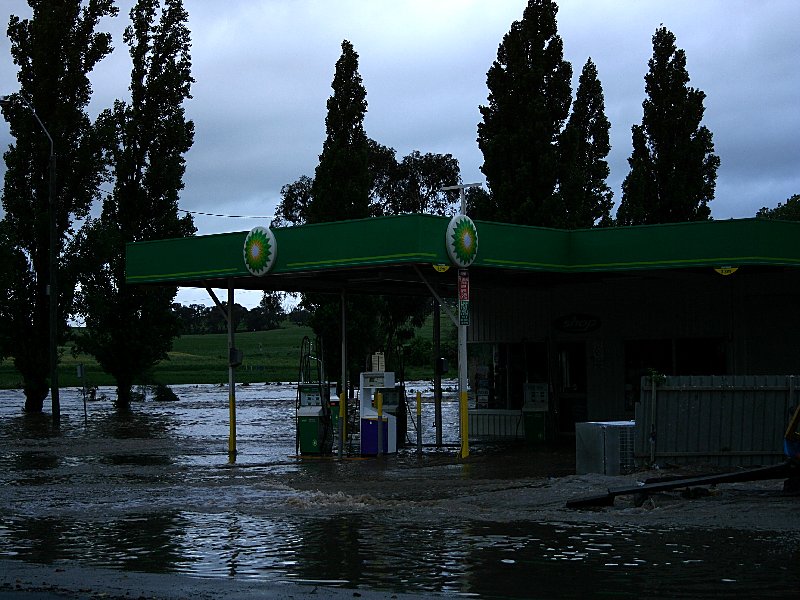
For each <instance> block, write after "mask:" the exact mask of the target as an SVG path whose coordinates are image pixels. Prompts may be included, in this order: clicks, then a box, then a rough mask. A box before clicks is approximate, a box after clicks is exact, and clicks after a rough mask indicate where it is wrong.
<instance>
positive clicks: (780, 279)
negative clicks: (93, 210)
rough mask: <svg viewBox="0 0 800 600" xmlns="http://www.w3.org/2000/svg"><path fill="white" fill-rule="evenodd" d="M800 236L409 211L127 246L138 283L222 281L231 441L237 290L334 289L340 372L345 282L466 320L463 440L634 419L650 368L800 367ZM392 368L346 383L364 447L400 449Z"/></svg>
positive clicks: (312, 401)
mask: <svg viewBox="0 0 800 600" xmlns="http://www.w3.org/2000/svg"><path fill="white" fill-rule="evenodd" d="M797 240H800V223H795V222H785V221H772V220H762V219H742V220H726V221H706V222H696V223H679V224H667V225H653V226H635V227H622V228H601V229H587V230H558V229H548V228H540V227H530V226H521V225H511V224H505V223H495V222H484V221H475V222H473V221H472V220H471V219H469V217H467V216H465V215H456V216H454V217H452V218H449V217H441V216H434V215H425V214H408V215H399V216H390V217H380V218H371V219H363V220H353V221H341V222H331V223H321V224H312V225H302V226H297V227H282V228H281V227H278V228H272V227H256V228H254V229H252V230H251V231H242V232H236V233H224V234H216V235H206V236H198V237H190V238H181V239H168V240H158V241H150V242H137V243H133V244H129V245H128V248H127V282H128V283H129V284H141V285H177V286H184V287H197V288H204V289H207V290H208V291H209V293H210V294H211V296H212V298H214V299H215V301H216V302H217V304H218V305H219V306H220V308H222V307H223V304H222V303H221V302H220V301H219V300H218V299H217V295H216V293H215V292H214V290H220V289H221V290H225V291H226V294H227V308H226V310H228V311H229V312H228V323H229V334H228V345H229V352H230V361H229V362H230V368H229V384H230V391H229V395H230V424H231V427H230V432H231V433H230V442H229V451H230V453H231V457H232V458H233V457H234V456H235V453H236V433H235V431H236V403H235V368H236V365H237V364H238V363H239V362H241V357H240V356H239V353H238V351H237V350H236V344H235V331H233V329H232V327H231V324H232V318H231V316H232V315H231V314H230V310H231V309H232V306H233V304H234V302H235V293H236V290H265V291H287V292H317V293H328V294H333V295H336V296H338V297H339V298H341V304H342V319H341V325H342V326H341V343H342V349H343V352H342V365H343V366H342V370H341V379H340V382H345V385H340V389H346V388H347V385H346V380H347V373H346V369H345V368H344V364H345V356H346V348H347V315H346V311H345V309H344V307H345V304H346V303H345V300H346V298H347V297H349V296H352V295H359V294H370V295H376V294H381V295H403V296H418V297H420V298H425V299H427V298H433V299H434V301H435V303H436V304H438V305H440V306H442V307H443V310H444V311H445V312H447V313H448V314H449V316H450V318H451V319H452V320H453V322H454V324H455V325H456V326H457V327H458V330H459V359H458V381H459V386H458V392H459V402H460V419H459V429H460V439H461V445H460V446H461V447H460V454H461V456H462V457H465V456H467V455H468V453H469V440H470V439H480V438H481V437H482V436H486V435H491V436H492V437H494V438H497V437H500V438H502V437H504V436H506V437H508V436H513V435H514V433H515V432H517V433H518V431H519V424H520V423H524V424H525V425H526V426H528V427H529V429H531V430H532V431H529V432H527V434H528V435H527V436H526V437H527V439H529V440H531V439H534V440H541V441H546V440H549V439H553V438H555V437H557V436H564V435H567V436H568V435H574V431H575V424H576V423H580V422H583V421H599V420H602V421H609V420H619V419H631V418H633V413H634V404H635V403H636V401H637V399H638V394H639V392H640V390H639V389H638V381H639V379H640V378H641V375H642V373H643V372H644V370H645V369H648V368H649V369H657V370H660V371H661V372H664V373H672V374H686V375H692V374H720V375H724V374H731V375H734V374H736V375H744V374H747V375H759V374H768V373H769V374H772V373H793V372H798V371H800V368H799V367H800V353H798V350H797V335H798V332H800V311H797V305H798V300H800V243H798V241H797ZM445 300H448V302H445ZM448 306H456V307H457V309H456V310H451V309H449V308H448ZM307 356H308V357H309V359H312V358H313V352H309V353H308V354H307ZM376 358H377V357H376ZM433 359H434V357H431V360H432V361H433ZM384 368H385V367H384V365H382V364H380V359H379V358H377V360H376V361H374V364H373V369H372V371H365V372H364V373H362V374H361V377H360V381H359V382H350V383H351V384H353V385H357V386H358V387H359V388H360V405H359V406H360V410H361V413H362V414H361V415H360V418H361V423H362V431H366V428H368V427H371V426H375V427H376V436H379V437H378V440H377V441H376V442H375V443H374V444H373V445H372V446H370V447H362V452H363V453H364V454H375V453H380V452H381V451H384V450H385V451H391V450H392V449H394V446H393V445H392V444H393V442H392V440H396V438H397V435H396V430H395V423H394V422H393V419H394V417H393V416H392V415H391V414H380V404H381V402H380V395H381V390H387V391H388V390H392V389H394V387H395V381H394V379H393V375H394V374H393V373H392V372H387V371H385V370H384ZM328 369H329V370H333V369H331V368H330V366H328ZM316 379H321V377H317V378H316ZM329 390H330V387H329V386H327V384H326V385H324V386H323V385H320V386H319V387H318V392H314V391H313V390H308V389H307V391H306V396H305V397H304V398H302V401H299V402H298V407H299V409H300V408H303V407H305V408H304V410H305V415H306V416H313V415H321V416H322V417H324V415H323V414H322V413H323V412H324V410H323V411H322V412H320V411H321V409H320V408H319V407H320V406H322V405H323V404H325V401H324V400H323V398H324V397H326V396H328V395H330V392H329ZM376 396H378V401H377V402H375V400H376ZM301 413H302V411H300V410H298V428H299V427H300V417H302V416H303V414H301ZM523 416H527V417H537V418H524V419H523V418H522V417H523ZM307 422H310V421H307ZM378 423H380V424H382V426H378V425H377V424H378ZM437 425H439V426H441V423H437ZM309 427H310V426H309ZM314 427H316V425H314ZM512 430H513V431H512ZM531 434H532V435H531ZM319 435H322V434H319ZM311 437H312V438H313V437H314V436H313V435H311ZM365 438H366V436H365ZM381 438H382V439H381ZM322 446H324V445H322ZM322 446H321V447H320V451H325V450H327V448H325V447H322ZM306 450H307V451H308V452H311V449H310V448H307V449H306ZM302 451H303V449H301V453H302ZM333 451H335V450H333Z"/></svg>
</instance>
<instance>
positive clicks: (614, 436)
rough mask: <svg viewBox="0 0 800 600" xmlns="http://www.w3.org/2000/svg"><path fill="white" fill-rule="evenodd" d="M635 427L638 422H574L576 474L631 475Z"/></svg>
mask: <svg viewBox="0 0 800 600" xmlns="http://www.w3.org/2000/svg"><path fill="white" fill-rule="evenodd" d="M634 424H635V421H608V422H589V423H575V472H576V473H577V474H578V475H583V474H584V473H602V474H604V475H622V474H625V473H630V472H632V471H633V468H634V462H633V439H634V438H633V432H634Z"/></svg>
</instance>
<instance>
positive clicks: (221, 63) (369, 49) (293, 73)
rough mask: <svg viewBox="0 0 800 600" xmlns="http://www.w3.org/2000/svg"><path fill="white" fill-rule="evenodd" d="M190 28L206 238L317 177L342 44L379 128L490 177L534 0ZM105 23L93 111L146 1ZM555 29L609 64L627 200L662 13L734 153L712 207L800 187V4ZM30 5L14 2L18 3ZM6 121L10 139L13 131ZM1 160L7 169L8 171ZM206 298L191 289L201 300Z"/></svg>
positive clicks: (411, 1) (617, 159) (321, 0)
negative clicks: (499, 119)
mask: <svg viewBox="0 0 800 600" xmlns="http://www.w3.org/2000/svg"><path fill="white" fill-rule="evenodd" d="M184 3H185V6H186V9H187V11H188V12H189V27H190V29H191V32H192V61H193V75H194V78H195V79H196V83H195V84H194V86H193V88H192V95H193V98H192V99H191V100H189V101H188V103H187V105H186V111H187V116H188V118H190V119H192V120H193V121H194V123H195V130H196V133H195V143H194V146H193V148H192V149H191V150H190V152H189V153H188V154H187V156H186V161H187V170H186V178H185V182H186V188H185V190H184V191H183V193H182V199H181V208H183V209H186V210H190V211H198V212H208V213H222V214H228V215H253V216H263V217H265V218H260V219H237V218H217V217H205V216H201V215H197V216H195V223H196V225H197V227H198V230H199V234H209V233H218V232H225V231H244V230H249V229H250V228H251V227H253V226H255V225H263V224H266V223H268V218H267V217H268V216H270V215H272V213H273V212H274V209H275V206H276V204H277V202H278V200H279V194H280V188H281V186H282V185H284V184H286V183H288V182H291V181H294V180H295V179H297V178H298V177H300V176H301V175H304V174H305V175H310V176H313V174H314V168H315V166H316V164H317V161H318V157H319V153H320V151H321V149H322V142H323V139H324V135H325V113H326V109H325V102H326V100H327V98H328V97H329V96H330V94H331V88H330V84H331V80H332V78H333V71H334V65H335V63H336V60H337V59H338V58H339V55H340V52H341V47H340V46H341V42H342V40H343V39H348V40H350V41H351V42H352V43H353V45H354V47H355V50H356V52H358V54H359V57H360V63H359V71H360V73H361V76H362V79H363V82H364V86H365V88H366V90H367V102H368V104H369V107H368V113H367V117H366V121H365V128H366V131H367V135H368V136H369V137H371V138H373V139H375V140H376V141H378V142H380V143H381V144H383V145H386V146H391V147H392V148H394V149H395V150H397V154H398V158H399V157H402V156H404V155H406V154H407V153H409V152H411V151H412V150H419V151H421V152H423V153H424V152H439V153H450V154H452V155H453V156H455V157H456V158H457V159H458V161H459V163H460V166H461V173H462V179H463V181H464V182H468V183H471V182H484V181H485V179H484V177H483V174H482V173H481V172H480V166H481V164H482V162H483V157H482V155H481V152H480V150H479V149H478V145H477V142H476V137H477V129H476V128H477V124H478V122H479V121H480V113H479V110H478V106H479V105H481V104H485V102H486V97H487V89H486V72H487V70H488V69H489V67H490V66H491V64H492V61H493V60H494V59H495V58H496V56H497V47H498V45H499V43H500V42H501V41H502V38H503V35H504V34H505V33H506V32H507V31H508V29H509V27H510V25H511V23H512V22H513V21H515V20H518V19H520V18H521V17H522V12H523V9H524V7H525V5H526V0H491V1H490V0H227V1H226V2H224V3H223V2H219V1H216V0H184ZM117 4H118V5H119V6H120V15H119V16H118V17H117V18H116V19H109V20H107V21H104V22H103V23H102V24H101V26H102V29H103V30H106V31H110V32H112V34H113V36H114V45H115V48H116V51H115V52H114V54H113V55H112V56H111V57H109V58H107V59H105V60H104V61H103V63H101V64H100V65H99V66H98V68H96V69H95V71H94V73H93V74H92V83H93V87H94V96H93V100H92V104H91V106H90V113H91V114H92V116H95V115H96V114H97V113H98V112H99V111H100V110H102V109H103V108H105V107H107V106H110V105H111V103H112V102H113V100H114V99H115V98H125V97H126V94H127V87H128V82H129V77H130V60H129V57H128V52H127V47H126V46H125V45H124V44H123V42H122V30H123V28H124V27H125V25H126V24H127V23H128V13H129V10H130V7H131V6H132V4H133V1H132V0H124V1H119V0H118V2H117ZM559 6H560V8H559V13H558V30H559V33H560V35H561V37H562V39H563V41H564V55H565V58H566V59H567V60H568V61H570V62H571V63H572V67H573V94H574V91H575V87H576V86H577V78H578V76H579V74H580V71H581V68H582V67H583V65H584V63H585V62H586V59H587V58H588V57H591V58H592V60H593V61H594V62H595V64H596V65H597V69H598V74H599V77H600V81H601V82H602V85H603V90H604V94H605V102H606V114H607V116H608V118H609V120H610V121H611V145H612V148H611V153H610V155H609V157H608V160H609V164H610V166H611V176H610V178H609V185H610V186H611V188H612V190H613V191H614V197H615V201H616V203H617V204H618V203H619V199H620V195H621V191H620V186H621V183H622V180H623V179H624V178H625V175H626V174H627V173H628V163H627V159H628V157H629V156H630V153H631V134H630V130H631V126H632V125H634V124H637V123H640V122H641V119H642V101H643V100H644V75H645V73H646V72H647V61H648V59H649V58H650V57H651V55H652V41H651V38H652V35H653V33H654V32H655V30H656V28H657V27H658V26H659V25H661V24H663V25H665V26H666V27H667V28H668V29H670V30H671V31H672V32H673V33H674V34H675V35H676V37H677V44H678V47H679V48H683V49H684V50H685V51H686V56H687V68H688V71H689V75H690V77H691V82H690V85H692V86H694V87H697V88H699V89H701V90H703V91H704V92H705V94H706V101H705V107H706V113H705V119H704V124H705V125H706V126H707V127H708V128H709V129H710V130H711V132H712V133H713V135H714V144H715V147H716V153H717V154H718V155H719V156H720V158H721V160H722V165H721V167H720V169H719V172H718V178H717V192H716V198H715V200H714V201H713V202H711V204H710V206H711V209H712V216H713V217H714V218H715V219H726V218H731V217H733V218H738V217H751V216H754V215H755V213H756V211H757V210H758V209H759V208H761V207H762V206H770V207H773V206H775V205H777V204H778V203H779V202H783V201H785V200H786V199H787V198H788V197H789V196H791V195H792V194H795V193H800V106H798V105H799V104H800V103H798V97H799V96H800V68H798V61H800V36H799V35H798V33H797V26H798V23H800V1H798V0H760V1H759V2H754V1H752V0H562V1H561V2H559ZM10 14H15V15H18V16H20V17H23V18H27V17H29V16H30V14H31V11H30V8H29V7H28V4H27V2H25V1H24V0H3V2H2V9H0V19H1V20H2V23H3V29H4V30H5V27H6V26H7V23H8V16H9V15H10ZM16 72H17V71H16V67H15V65H14V64H13V62H12V60H11V56H10V52H9V41H8V39H7V37H5V36H3V37H2V38H1V39H0V93H10V92H13V91H15V90H16V89H18V85H17V82H16ZM11 141H12V140H11V137H10V135H9V131H8V125H7V124H6V123H5V122H2V123H0V146H1V147H2V148H6V147H7V146H8V144H9V143H11ZM4 170H5V166H4V165H0V172H4ZM193 298H194V297H193Z"/></svg>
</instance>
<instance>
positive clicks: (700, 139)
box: [617, 27, 720, 225]
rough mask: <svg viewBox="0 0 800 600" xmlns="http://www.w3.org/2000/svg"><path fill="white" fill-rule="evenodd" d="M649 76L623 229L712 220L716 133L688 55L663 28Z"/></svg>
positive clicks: (635, 134) (621, 214) (625, 191)
mask: <svg viewBox="0 0 800 600" xmlns="http://www.w3.org/2000/svg"><path fill="white" fill-rule="evenodd" d="M648 65H649V67H650V69H649V71H648V73H647V75H645V78H644V79H645V93H646V95H647V97H646V99H645V100H644V102H643V103H642V107H643V109H644V114H643V117H642V124H641V125H634V126H633V128H632V138H633V152H632V154H631V157H630V158H629V159H628V163H629V164H630V167H631V170H630V172H629V174H628V176H627V177H626V178H625V181H624V182H623V184H622V202H621V204H620V207H619V210H618V211H617V221H618V222H619V223H620V224H622V225H635V224H643V223H674V222H679V221H703V220H706V219H708V218H709V217H710V216H711V209H710V208H709V206H708V203H709V202H711V200H713V199H714V188H715V186H716V180H717V169H718V168H719V164H720V160H719V157H718V156H716V155H715V154H714V142H713V139H712V134H711V131H709V130H708V128H707V127H705V126H704V125H701V122H702V120H703V113H704V112H705V108H704V107H703V100H704V99H705V97H706V95H705V93H703V92H702V91H701V90H698V89H696V88H692V87H689V85H688V83H689V73H688V72H687V70H686V53H685V52H684V51H683V50H680V49H678V48H677V47H676V45H675V35H674V34H673V33H672V32H671V31H669V30H668V29H667V28H666V27H659V28H658V29H657V30H656V32H655V34H654V35H653V56H652V58H651V59H650V60H649V62H648Z"/></svg>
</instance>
